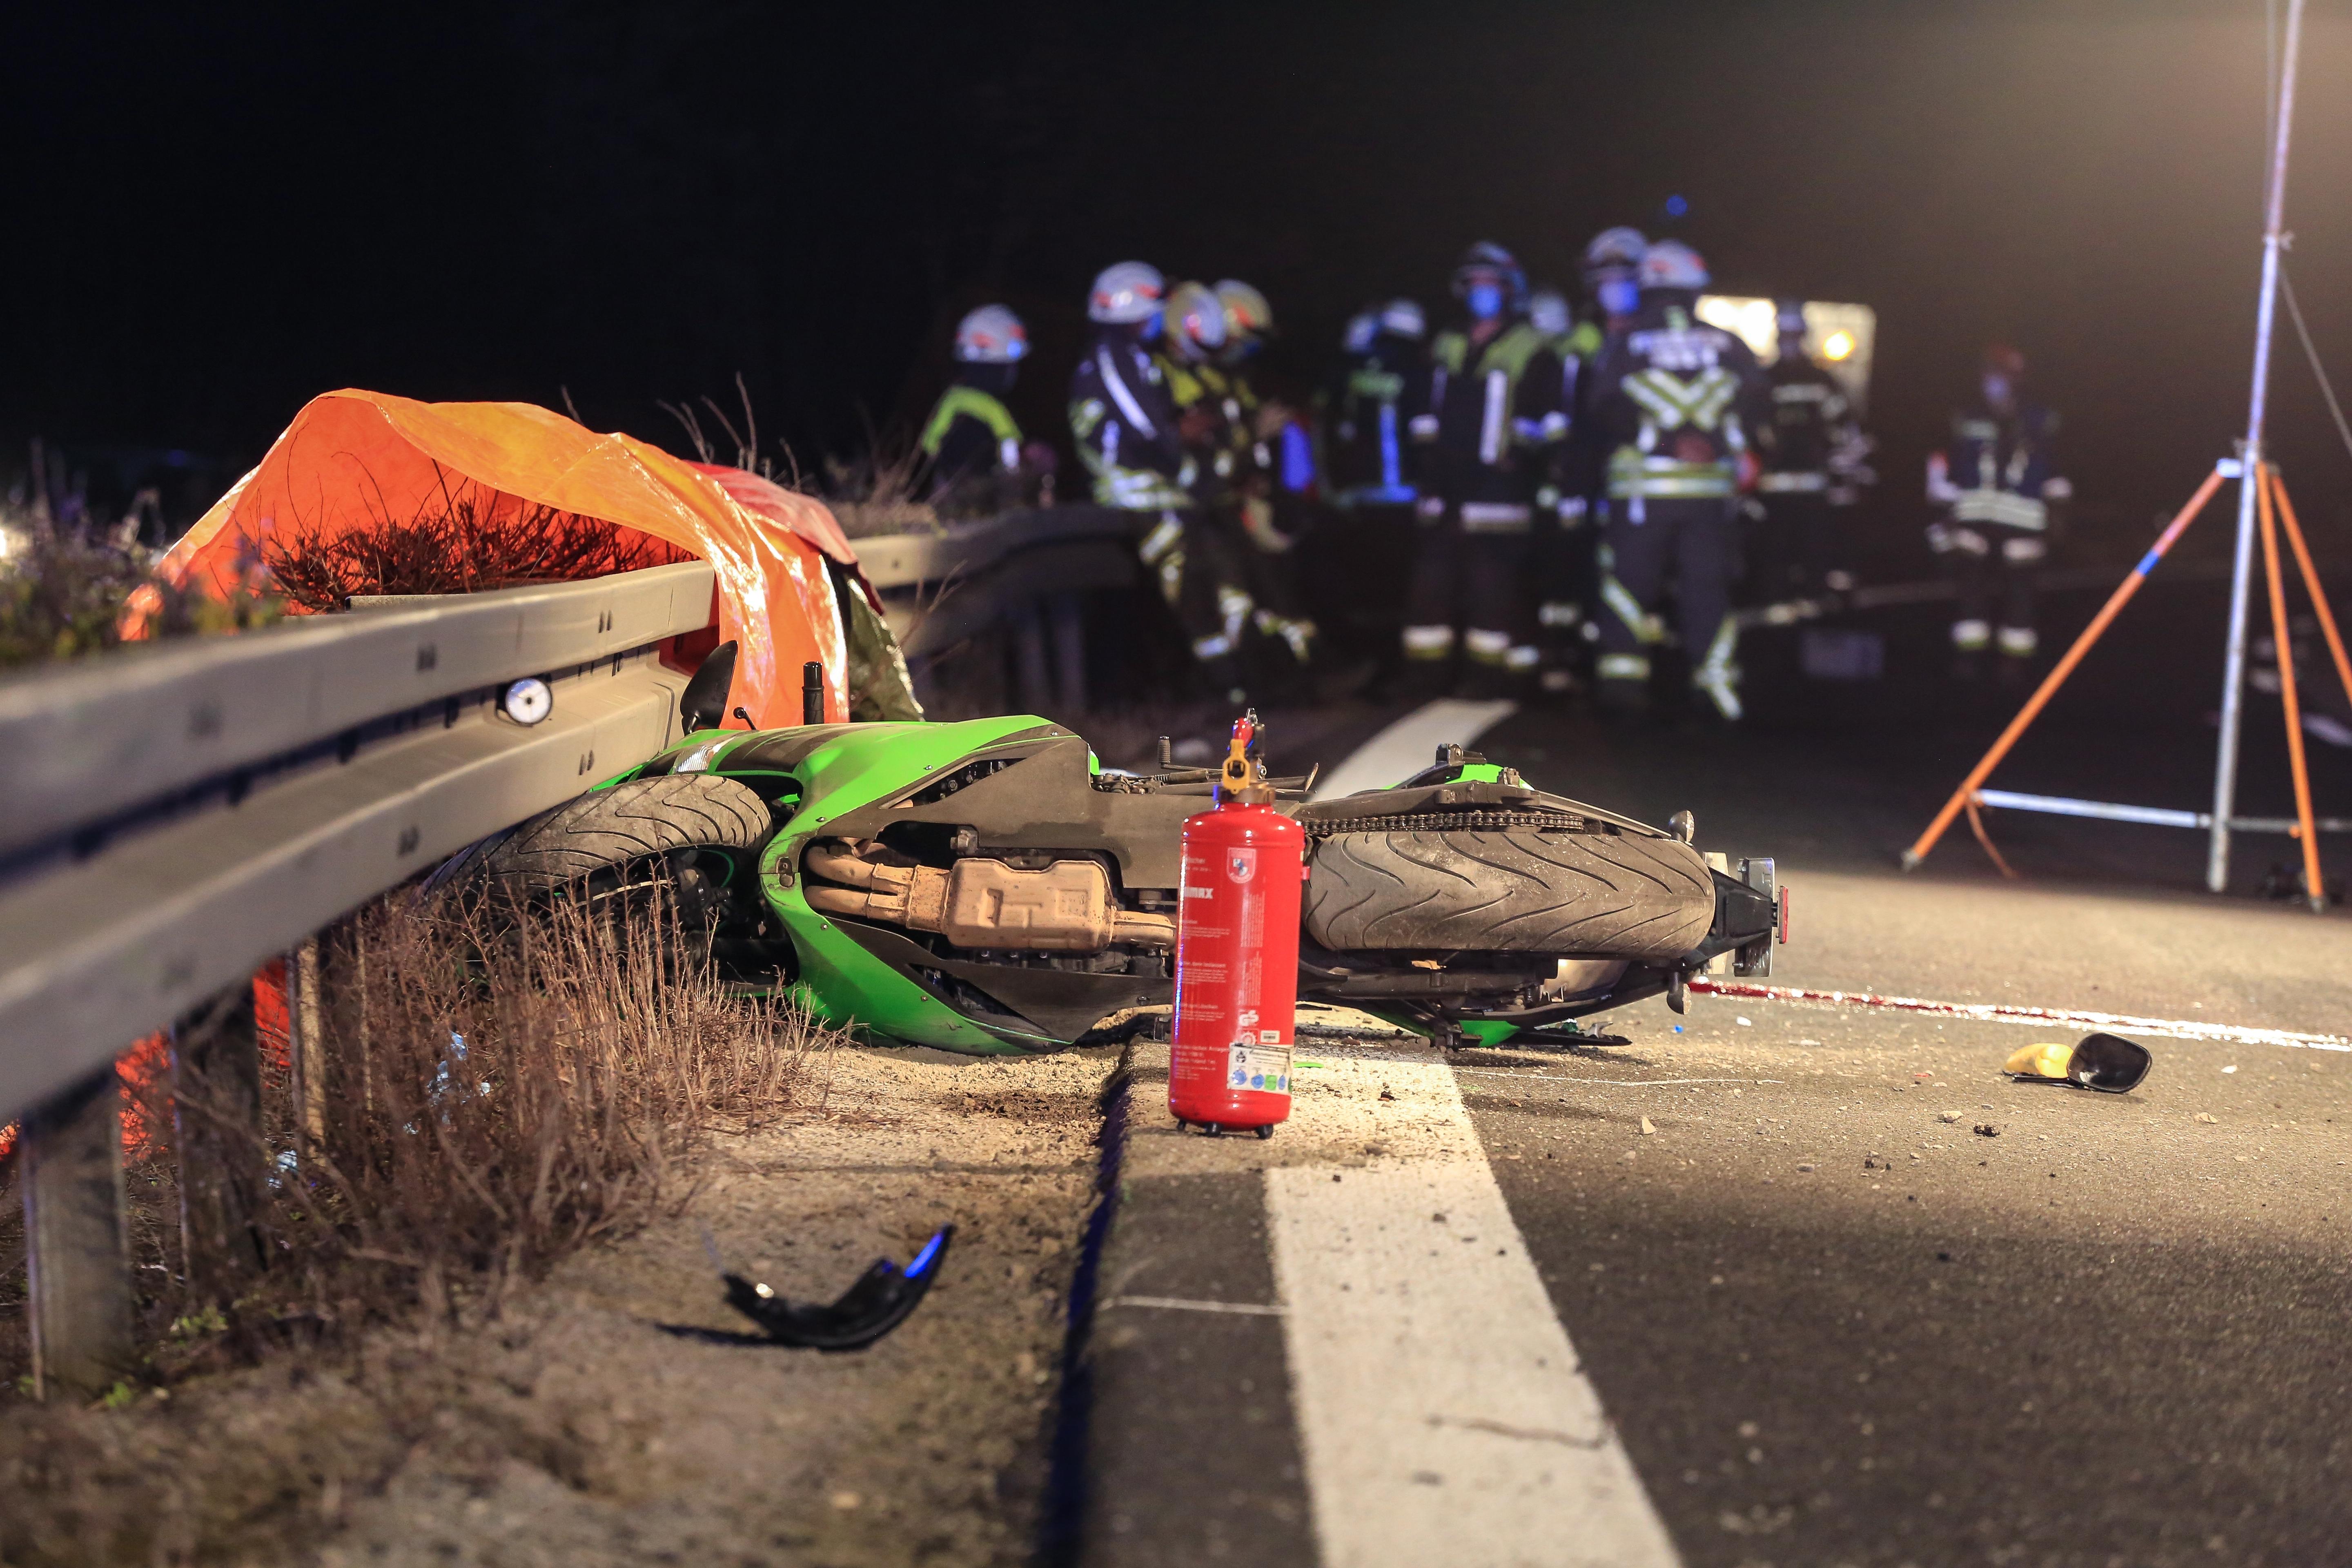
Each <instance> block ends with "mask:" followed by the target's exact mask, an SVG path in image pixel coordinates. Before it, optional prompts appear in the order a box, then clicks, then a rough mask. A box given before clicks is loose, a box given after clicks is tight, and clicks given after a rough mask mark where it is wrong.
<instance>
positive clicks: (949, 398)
mask: <svg viewBox="0 0 2352 1568" xmlns="http://www.w3.org/2000/svg"><path fill="white" fill-rule="evenodd" d="M916 444H917V446H918V447H919V448H920V449H921V451H922V454H923V459H924V461H925V462H926V463H928V464H929V467H930V476H931V484H932V485H933V486H934V487H935V488H940V489H945V488H948V487H950V486H952V485H954V484H955V483H957V482H958V481H959V480H962V479H971V478H974V477H976V476H978V475H981V474H985V473H989V472H991V471H994V472H998V473H1006V474H1010V473H1013V472H1016V471H1017V470H1018V469H1019V468H1020V467H1021V426H1019V425H1018V424H1016V423H1015V422H1014V421H1013V414H1012V411H1011V410H1010V409H1008V408H1006V407H1005V406H1004V405H1003V403H1001V402H999V401H998V400H997V398H996V396H995V395H993V394H992V393H987V392H983V391H982V390H981V389H980V388H979V387H976V386H966V385H963V384H957V385H954V386H950V387H949V388H948V389H947V391H946V393H945V394H944V395H941V397H940V401H939V405H938V406H937V407H935V408H933V409H932V410H931V416H930V418H929V421H928V422H926V423H925V425H924V426H923V434H922V438H921V439H920V440H919V441H918V442H917V443H916Z"/></svg>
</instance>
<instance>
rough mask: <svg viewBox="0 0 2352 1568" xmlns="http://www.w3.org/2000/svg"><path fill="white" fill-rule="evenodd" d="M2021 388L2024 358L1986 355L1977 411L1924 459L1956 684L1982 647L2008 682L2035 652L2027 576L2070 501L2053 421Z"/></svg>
mask: <svg viewBox="0 0 2352 1568" xmlns="http://www.w3.org/2000/svg"><path fill="white" fill-rule="evenodd" d="M2024 380H2025V356H2024V355H2023V354H2021V353H2018V352H2017V351H2016V350H2015V349H2013V348H2010V347H2008V346H2006V345H2003V344H1996V345H1994V346H1993V347H1991V348H1990V349H1988V350H1986V351H1985V357H1984V371H1983V374H1982V375H1981V376H1980V377H1979V382H1978V392H1979V404H1978V406H1977V407H1975V408H1974V409H1972V410H1970V411H1969V412H1967V413H1964V414H1958V415H1955V416H1953V419H1952V442H1951V445H1950V446H1948V447H1946V448H1945V449H1944V450H1943V451H1940V452H1937V453H1935V454H1933V455H1932V456H1930V457H1929V458H1928V459H1927V499H1928V500H1929V501H1931V502H1932V503H1934V504H1935V505H1936V506H1937V508H1938V509H1939V510H1941V511H1942V513H1943V515H1942V516H1941V517H1939V518H1937V521H1934V522H1932V523H1930V524H1928V525H1927V545H1928V548H1929V549H1931V550H1933V551H1934V552H1936V553H1937V556H1939V557H1940V558H1941V559H1942V560H1943V562H1944V565H1945V570H1946V571H1948V573H1950V574H1951V575H1952V577H1953V578H1954V580H1955V581H1956V582H1957V584H1958V587H1959V606H1958V616H1957V617H1956V618H1955V619H1954V620H1953V622H1952V651H1953V653H1954V654H1955V655H1956V656H1957V658H1958V673H1959V674H1960V675H1961V676H1962V677H1963V678H1972V677H1974V676H1975V675H1976V674H1977V673H1978V672H1979V665H1980V663H1981V661H1982V658H1983V656H1984V653H1985V650H1986V648H1987V647H1988V646H1992V647H1998V648H1999V649H2000V670H2001V674H2002V676H2003V677H2004V678H2011V679H2013V678H2016V677H2019V676H2021V675H2022V674H2023V673H2024V672H2025V670H2026V668H2028V665H2029V663H2030V661H2031V660H2032V658H2033V656H2034V653H2035V652H2036V651H2037V650H2038V649H2039V648H2040V647H2041V642H2042V639H2041V636H2040V633H2039V632H2038V631H2037V630H2036V628H2035V626H2034V624H2033V621H2034V616H2033V580H2032V573H2033V571H2034V569H2035V568H2036V567H2038V566H2040V565H2041V563H2042V558H2043V557H2044V556H2046V555H2047V554H2048V553H2049V541H2050V532H2051V524H2052V522H2053V512H2054V510H2055V509H2058V508H2060V507H2061V506H2063V503H2064V502H2065V501H2067V500H2070V499H2071V498H2072V497H2073V495H2074V486H2073V485H2072V484H2070V483H2069V482H2068V481H2067V480H2066V479H2064V478H2063V477H2062V476H2061V475H2060V473H2059V470H2058V468H2057V466H2056V462H2055V459H2054V458H2053V456H2052V453H2051V438H2052V437H2053V436H2054V435H2056V433H2057V430H2058V416H2056V415H2055V414H2053V413H2052V412H2051V411H2050V410H2049V409H2047V408H2043V407H2041V406H2039V405H2035V404H2032V403H2028V402H2026V401H2025V399H2024V395H2023V383H2024ZM1996 613H1998V614H1999V616H2000V626H1999V629H1998V630H1997V631H1996V629H1995V627H1994V625H1993V621H1992V616H1994V615H1995V614H1996Z"/></svg>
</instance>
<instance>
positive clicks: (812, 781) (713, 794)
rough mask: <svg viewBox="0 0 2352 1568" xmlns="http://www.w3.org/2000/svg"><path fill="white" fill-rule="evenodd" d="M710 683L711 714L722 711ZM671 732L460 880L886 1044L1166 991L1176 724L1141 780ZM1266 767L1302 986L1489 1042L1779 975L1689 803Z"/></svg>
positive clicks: (1082, 755) (1027, 1025)
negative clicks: (1360, 784) (1294, 903)
mask: <svg viewBox="0 0 2352 1568" xmlns="http://www.w3.org/2000/svg"><path fill="white" fill-rule="evenodd" d="M706 684H716V683H715V681H714V682H711V683H706ZM699 696H700V700H698V702H697V704H696V711H697V714H698V716H699V717H700V718H701V719H702V720H703V721H704V722H706V723H707V722H709V717H708V716H709V713H711V712H712V711H719V712H725V711H729V710H730V709H729V708H728V707H727V706H726V705H725V704H724V702H723V700H722V702H721V704H720V705H719V706H718V707H717V708H716V709H714V708H713V706H712V705H711V703H710V702H709V693H708V692H707V691H706V692H702V693H700V694H699ZM689 728H692V729H693V732H692V733H689V734H688V736H687V737H686V738H685V739H684V740H683V741H681V742H678V743H677V744H676V745H674V746H672V747H670V748H669V749H668V750H667V751H665V752H662V753H661V754H660V755H658V756H656V757H655V758H653V759H652V760H650V761H649V762H646V763H643V764H641V765H639V766H637V767H635V768H632V769H631V770H629V771H628V772H627V773H622V774H620V775H618V776H617V777H614V778H613V779H610V780H607V781H606V782H605V783H604V784H600V785H599V786H597V788H596V789H594V790H592V791H591V792H589V793H588V794H587V795H582V796H580V797H579V798H578V799H576V800H573V801H572V802H570V803H568V804H567V805H562V806H558V807H556V808H555V809H554V810H552V811H550V812H546V813H542V814H541V816H537V817H534V818H532V819H530V821H528V822H525V823H523V824H521V825H520V826H517V827H515V828H513V829H510V830H509V831H508V832H507V833H505V834H504V835H501V836H494V837H492V838H490V839H485V840H484V841H483V842H482V844H481V845H479V846H478V847H476V848H474V849H472V850H468V851H467V852H465V855H466V858H467V865H466V866H465V867H464V868H462V869H461V870H459V871H458V872H457V873H454V874H453V876H452V879H456V878H457V877H462V878H467V879H484V880H487V881H488V882H490V883H492V884H495V885H498V886H500V887H503V888H505V889H507V890H508V891H509V893H511V894H514V895H518V896H520V897H522V898H525V899H545V900H553V899H561V898H572V897H582V896H585V897H588V898H592V899H604V898H610V897H615V896H620V897H630V896H646V897H648V898H650V899H652V900H654V901H656V902H658V903H659V904H660V905H661V906H662V907H664V908H666V909H667V910H672V911H674V912H675V914H676V916H677V918H679V919H681V920H683V921H687V922H688V923H689V924H690V925H691V926H692V927H693V928H695V930H696V931H698V934H699V935H700V936H701V937H702V938H704V939H706V940H707V941H708V942H709V952H710V954H711V958H712V962H713V963H714V964H715V966H716V967H717V969H718V971H719V973H720V975H721V976H722V977H723V978H725V979H726V980H728V981H729V982H730V983H732V984H736V985H739V986H741V987H744V988H747V989H751V990H755V991H761V992H766V993H771V994H782V995H789V996H790V997H791V998H792V999H793V1000H794V1001H795V1002H797V1003H798V1004H800V1005H803V1006H805V1007H806V1008H808V1009H809V1010H810V1011H811V1012H812V1013H814V1014H815V1015H816V1016H818V1017H820V1018H824V1019H827V1020H830V1021H834V1022H837V1023H840V1024H844V1025H847V1026H852V1027H854V1028H856V1029H857V1030H858V1031H859V1032H860V1033H861V1034H863V1035H865V1036H866V1037H868V1038H872V1039H877V1040H880V1041H883V1042H899V1043H904V1044H908V1045H926V1046H932V1047H939V1048H941V1049H945V1050H950V1051H957V1052H961V1053H965V1054H969V1055H1024V1054H1029V1053H1034V1052H1039V1051H1050V1050H1057V1049H1060V1048H1063V1047H1066V1046H1069V1045H1072V1044H1074V1043H1077V1042H1081V1041H1093V1040H1101V1039H1106V1038H1111V1037H1118V1035H1119V1034H1121V1033H1128V1032H1132V1031H1133V1030H1134V1029H1136V1028H1139V1027H1141V1026H1142V1025H1143V1023H1144V1022H1145V1021H1146V1019H1145V1017H1144V1016H1139V1013H1138V1010H1139V1009H1150V1008H1154V1007H1161V1006H1165V1005H1169V1004H1170V1003H1171V1002H1172V1001H1173V1000H1174V995H1175V984H1174V954H1175V940H1176V925H1177V911H1178V908H1179V905H1180V903H1181V899H1182V896H1183V874H1182V857H1181V837H1182V832H1183V824H1184V820H1185V818H1187V817H1189V816H1193V815H1194V814H1195V813H1198V812H1200V811H1202V810H1203V809H1205V808H1206V806H1207V805H1208V804H1209V799H1210V795H1211V791H1212V789H1213V785H1214V778H1215V775H1214V773H1213V772H1212V771H1210V770H1207V769H1202V768H1185V767H1178V766H1176V765H1174V764H1173V763H1172V761H1171V758H1170V757H1169V754H1168V747H1167V744H1166V742H1164V741H1163V742H1162V743H1161V752H1160V766H1159V767H1158V768H1157V769H1154V770H1151V771H1148V772H1136V773H1129V772H1120V771H1116V770H1109V769H1106V768H1104V767H1102V766H1101V764H1100V763H1099V762H1098V761H1097V759H1096V757H1095V755H1094V753H1093V752H1092V751H1091V750H1090V749H1089V748H1088V747H1087V742H1086V741H1085V739H1084V738H1083V737H1081V736H1079V735H1077V734H1075V733H1073V732H1072V731H1068V730H1066V729H1064V728H1062V727H1061V726H1060V725H1058V724H1054V723H1051V722H1049V721H1046V720H1044V719H1041V718H1037V717H1034V716H1033V715H1013V716H1008V717H1004V718H995V719H976V720H971V721H965V722H961V723H950V724H923V723H865V724H812V725H803V726H797V727H794V728H791V729H782V730H727V729H717V728H699V727H694V726H689ZM1264 782H1265V785H1266V787H1268V788H1270V789H1272V790H1273V791H1274V792H1275V806H1274V809H1276V810H1277V811H1280V812H1282V813H1284V814H1285V815H1287V816H1292V817H1293V818H1295V819H1296V820H1297V823H1298V825H1299V826H1300V827H1302V828H1303V829H1305V832H1306V838H1307V869H1308V879H1307V886H1306V888H1305V889H1304V897H1303V900H1302V905H1301V910H1300V932H1299V939H1300V940H1299V949H1298V997H1299V1000H1300V1001H1302V1002H1307V1003H1318V1002H1319V1003H1328V1004H1331V1005H1340V1006H1346V1007H1351V1008H1357V1009H1360V1010H1362V1011H1365V1012H1370V1013H1373V1014H1376V1015H1378V1016H1381V1017H1383V1018H1385V1019H1388V1020H1389V1021H1391V1022H1393V1023H1396V1024H1399V1025H1402V1026H1405V1027H1407V1028H1411V1029H1414V1030H1416V1031H1419V1032H1421V1033H1424V1034H1428V1035H1431V1036H1433V1037H1435V1038H1437V1039H1439V1040H1441V1041H1443V1042H1444V1043H1446V1044H1449V1045H1462V1044H1486V1045H1496V1044H1500V1043H1502V1042H1503V1041H1504V1040H1506V1039H1508V1038H1510V1037H1513V1036H1514V1035H1517V1034H1519V1033H1521V1032H1523V1031H1534V1032H1536V1034H1537V1036H1538V1038H1541V1037H1542V1034H1541V1032H1542V1031H1543V1030H1544V1029H1546V1028H1548V1027H1556V1026H1564V1025H1567V1024H1569V1023H1570V1021H1571V1020H1573V1019H1576V1018H1579V1017H1582V1016H1586V1015H1588V1014H1592V1013H1598V1012H1601V1011H1604V1010H1606V1009H1608V1008H1612V1007H1620V1006H1623V1005H1626V1004H1628V1003H1631V1002H1636V1001H1640V1000H1642V999H1643V998H1645V997H1649V996H1656V995H1661V994H1663V995H1664V996H1665V997H1666V998H1667V1001H1668V1004H1669V1005H1672V1006H1674V1007H1675V1009H1676V1010H1677V1011H1680V1010H1681V1003H1682V999H1683V994H1684V988H1685V984H1687V983H1688V982H1689V981H1691V980H1694V979H1696V978H1697V977H1699V976H1700V975H1702V974H1707V973H1718V974H1739V975H1749V976H1756V975H1765V974H1769V973H1770V970H1771V952H1772V948H1773V945H1774V944H1775V942H1777V941H1780V940H1785V936H1786V923H1785V919H1784V916H1783V913H1782V904H1781V899H1780V889H1779V887H1778V884H1777V882H1776V879H1775V877H1774V873H1773V868H1772V862H1771V861H1770V860H1769V859H1764V858H1753V859H1745V860H1738V861H1733V860H1728V859H1727V858H1725V857H1723V856H1720V855H1706V854H1702V853H1701V852H1700V851H1699V850H1698V849H1697V848H1696V847H1694V846H1693V844H1692V843H1691V838H1692V835H1693V829H1692V826H1691V823H1690V820H1689V817H1688V814H1686V813H1681V814H1677V815H1676V817H1675V823H1674V826H1673V828H1672V830H1662V829H1659V828H1656V827H1653V826H1647V825H1645V824H1643V823H1641V822H1638V821H1635V820H1634V819H1633V818H1631V817H1627V816H1619V815H1617V814H1616V813H1613V812H1609V811H1604V810H1601V808H1599V807H1597V806H1592V805H1586V804H1584V803H1582V802H1580V801H1575V800H1570V799H1567V798H1565V797H1563V796H1559V795H1550V794H1548V793H1546V792H1544V791H1542V790H1538V789H1537V788H1535V787H1533V786H1532V785H1530V784H1527V783H1526V782H1525V781H1524V780H1522V779H1521V778H1520V777H1519V775H1518V774H1517V773H1516V772H1515V771H1513V770H1512V769H1510V768H1507V767H1502V766H1497V765H1496V764H1493V763H1487V762H1486V760H1485V759H1484V758H1482V757H1480V756H1479V755H1478V754H1477V753H1475V752H1465V751H1464V750H1463V749H1462V748H1460V747H1458V746H1452V747H1446V748H1442V749H1441V750H1440V752H1439V754H1438V758H1437V761H1436V763H1435V764H1434V765H1433V766H1432V767H1430V768H1428V769H1425V770H1424V771H1423V772H1422V773H1417V774H1415V775H1414V776H1413V777H1412V778H1409V779H1407V780H1405V781H1403V782H1402V784H1398V785H1397V786H1396V787H1394V788H1392V789H1384V790H1369V791H1365V792H1362V793H1360V794H1357V795H1348V796H1345V797H1342V798H1339V799H1336V800H1321V801H1313V802H1309V801H1308V800H1307V786H1308V784H1310V783H1311V780H1309V779H1306V778H1268V779H1266V780H1265V781H1264ZM1559 1038H1562V1039H1566V1040H1568V1041H1569V1042H1570V1043H1577V1042H1578V1041H1580V1040H1581V1039H1582V1038H1583V1037H1580V1036H1572V1035H1568V1034H1566V1033H1563V1034H1561V1035H1560V1036H1559Z"/></svg>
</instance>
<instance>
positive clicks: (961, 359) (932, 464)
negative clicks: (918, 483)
mask: <svg viewBox="0 0 2352 1568" xmlns="http://www.w3.org/2000/svg"><path fill="white" fill-rule="evenodd" d="M1028 353H1029V331H1028V329H1027V328H1025V327H1024V326H1023V325H1022V324H1021V318H1020V317H1018V316H1016V315H1014V314H1013V312H1012V311H1011V310H1007V309H1006V308H1005V307H1003V305H982V307H980V309H978V310H974V311H972V312H971V314H969V315H967V316H965V317H964V319H963V320H962V321H959V322H958V323H956V334H955V358H956V373H955V380H954V381H952V382H951V383H950V384H949V386H948V389H947V391H946V392H945V393H943V394H942V395H940V401H939V404H938V405H937V406H935V407H934V408H933V409H932V410H931V416H930V418H929V420H928V421H926V422H925V424H924V426H923V434H922V438H921V440H920V441H919V443H918V446H919V447H920V449H921V451H922V455H923V463H924V469H925V484H926V487H927V488H928V489H929V491H930V495H931V499H932V500H933V501H935V502H937V501H940V500H944V499H947V498H949V497H950V496H953V495H957V494H962V495H966V496H973V497H975V498H978V497H995V496H1001V495H1003V494H1004V493H1005V492H1006V491H1008V490H1017V489H1018V488H1019V485H1020V479H1021V471H1022V468H1021V465H1022V452H1021V426H1019V425H1018V424H1017V423H1015V422H1014V420H1013V415H1012V412H1011V411H1010V410H1008V409H1007V408H1006V407H1005V406H1004V402H1003V399H1004V395H1006V394H1007V393H1009V392H1011V391H1012V390H1013V378H1014V376H1015V375H1017V374H1019V372H1020V369H1021V362H1022V360H1023V359H1024V358H1025V357H1026V356H1027V355H1028Z"/></svg>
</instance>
